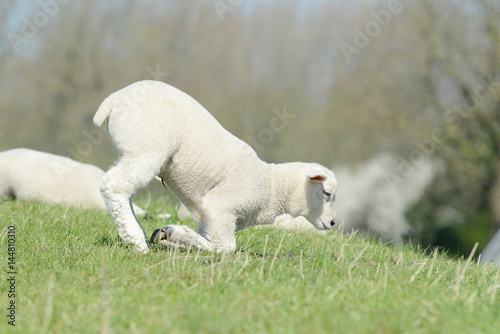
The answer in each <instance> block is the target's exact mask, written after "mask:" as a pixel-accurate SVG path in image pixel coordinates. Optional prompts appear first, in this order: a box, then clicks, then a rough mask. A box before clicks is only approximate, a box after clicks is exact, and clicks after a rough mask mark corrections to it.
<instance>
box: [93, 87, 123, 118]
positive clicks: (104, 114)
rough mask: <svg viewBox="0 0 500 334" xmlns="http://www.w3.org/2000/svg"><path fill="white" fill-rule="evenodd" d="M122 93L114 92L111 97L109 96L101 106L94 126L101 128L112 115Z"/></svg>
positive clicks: (96, 114)
mask: <svg viewBox="0 0 500 334" xmlns="http://www.w3.org/2000/svg"><path fill="white" fill-rule="evenodd" d="M120 96H121V92H120V91H118V92H114V93H113V94H111V95H110V96H108V97H107V98H106V99H105V100H104V101H103V102H102V103H101V105H100V106H99V109H97V112H96V113H95V115H94V119H93V121H94V124H95V125H96V126H101V125H102V123H103V122H104V121H105V120H106V119H107V118H109V115H111V110H113V108H114V106H115V104H116V103H117V102H118V100H119V99H120Z"/></svg>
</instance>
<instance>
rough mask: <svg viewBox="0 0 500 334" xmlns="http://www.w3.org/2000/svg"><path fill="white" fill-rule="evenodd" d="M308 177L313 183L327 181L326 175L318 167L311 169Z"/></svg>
mask: <svg viewBox="0 0 500 334" xmlns="http://www.w3.org/2000/svg"><path fill="white" fill-rule="evenodd" d="M307 177H308V178H309V180H310V181H311V182H323V181H325V180H326V175H325V173H324V172H323V171H322V170H321V169H320V168H317V167H314V168H311V169H310V170H309V171H308V172H307Z"/></svg>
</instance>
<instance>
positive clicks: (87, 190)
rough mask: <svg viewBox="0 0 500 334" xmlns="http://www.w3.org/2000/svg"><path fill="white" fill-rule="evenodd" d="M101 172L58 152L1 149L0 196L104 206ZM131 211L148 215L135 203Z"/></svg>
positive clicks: (76, 204)
mask: <svg viewBox="0 0 500 334" xmlns="http://www.w3.org/2000/svg"><path fill="white" fill-rule="evenodd" d="M103 176H104V171H103V170H102V169H100V168H98V167H96V166H93V165H89V164H84V163H81V162H77V161H75V160H72V159H70V158H66V157H61V156H58V155H54V154H50V153H45V152H39V151H35V150H30V149H27V148H17V149H12V150H8V151H4V152H0V198H1V199H3V200H8V199H9V198H10V197H14V198H16V199H19V200H26V201H42V202H46V203H52V204H64V205H70V206H75V207H80V208H98V209H103V210H105V209H106V204H105V203H104V199H103V198H102V196H101V194H100V193H99V183H100V181H101V179H102V177H103ZM133 208H134V212H135V213H136V214H138V215H141V216H144V215H146V214H147V212H145V211H144V210H142V209H141V208H140V207H138V206H137V205H135V204H134V205H133Z"/></svg>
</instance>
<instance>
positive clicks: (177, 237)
mask: <svg viewBox="0 0 500 334" xmlns="http://www.w3.org/2000/svg"><path fill="white" fill-rule="evenodd" d="M190 232H192V234H194V235H196V232H194V231H193V230H191V229H190V228H189V227H187V226H183V225H167V226H165V227H164V228H162V229H157V230H155V231H154V232H153V234H152V235H151V243H152V244H158V245H163V246H170V247H179V248H182V249H191V248H192V245H193V239H192V235H191V233H190Z"/></svg>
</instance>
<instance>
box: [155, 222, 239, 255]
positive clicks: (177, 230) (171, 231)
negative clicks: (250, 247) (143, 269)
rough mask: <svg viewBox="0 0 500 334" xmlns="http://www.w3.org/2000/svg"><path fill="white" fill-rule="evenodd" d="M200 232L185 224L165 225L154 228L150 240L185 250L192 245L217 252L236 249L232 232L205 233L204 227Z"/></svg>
mask: <svg viewBox="0 0 500 334" xmlns="http://www.w3.org/2000/svg"><path fill="white" fill-rule="evenodd" d="M200 234H201V235H200ZM200 234H198V233H196V232H195V231H193V230H192V229H190V228H189V227H187V226H185V225H167V226H165V227H164V228H162V229H157V230H155V231H154V232H153V234H152V235H151V240H150V241H151V243H153V244H158V245H163V246H173V247H179V248H181V249H186V250H190V249H191V248H193V247H194V248H198V249H200V250H202V251H210V252H218V253H220V252H234V251H235V250H236V242H235V239H236V238H235V236H234V232H233V234H232V235H231V234H229V235H224V236H222V235H219V234H217V235H214V234H207V231H206V229H203V228H201V229H200ZM205 236H206V237H205ZM208 239H210V240H208Z"/></svg>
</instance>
